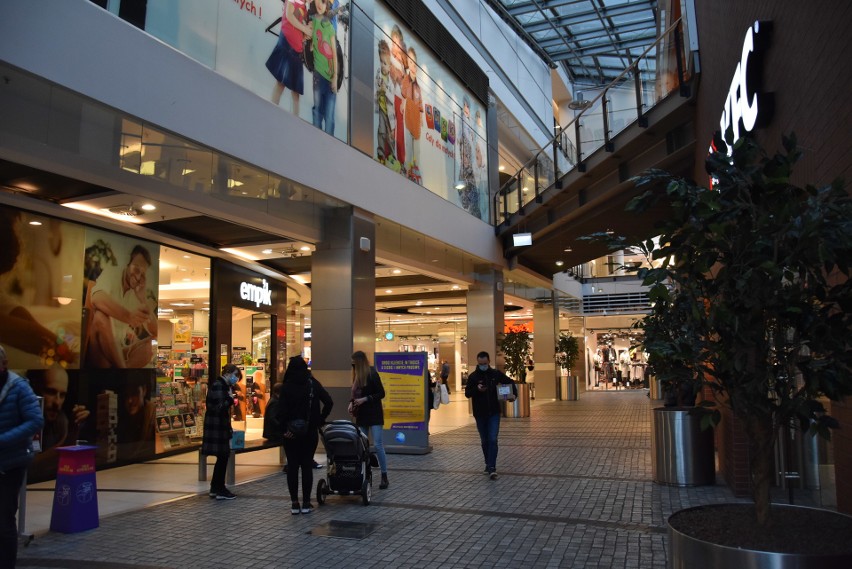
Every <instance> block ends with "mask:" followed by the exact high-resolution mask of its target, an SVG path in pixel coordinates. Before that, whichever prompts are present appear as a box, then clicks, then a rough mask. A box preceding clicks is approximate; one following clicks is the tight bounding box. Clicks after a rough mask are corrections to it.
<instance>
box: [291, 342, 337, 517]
mask: <svg viewBox="0 0 852 569" xmlns="http://www.w3.org/2000/svg"><path fill="white" fill-rule="evenodd" d="M320 403H322V409H320ZM333 405H334V402H333V401H332V400H331V396H330V395H329V394H328V391H326V390H325V388H324V387H323V386H322V384H320V382H319V381H317V380H316V378H315V377H313V376H312V375H311V372H310V370H308V364H307V363H305V360H304V359H303V358H302V357H301V356H293V357H292V358H290V361H289V363H288V364H287V370H286V371H285V372H284V383H283V384H282V387H281V396H280V398H279V401H278V424H279V425H281V429H282V430H283V431H284V453H285V454H286V455H287V488H288V489H289V491H290V500H291V501H292V502H293V504H292V507H291V508H290V513H292V514H293V515H295V514H299V513H302V514H309V513H311V511H313V508H314V507H313V505H312V504H311V489H312V486H313V483H314V472H313V468H314V453H315V452H316V450H317V445H318V444H319V427H320V425H322V424H323V423H325V419H326V417H328V414H329V413H331V408H332V406H333ZM298 419H301V420H306V421H307V423H308V426H307V432H306V433H304V434H297V433H294V432H293V426H292V425H291V421H294V420H298ZM299 471H301V472H302V503H301V506H300V505H299Z"/></svg>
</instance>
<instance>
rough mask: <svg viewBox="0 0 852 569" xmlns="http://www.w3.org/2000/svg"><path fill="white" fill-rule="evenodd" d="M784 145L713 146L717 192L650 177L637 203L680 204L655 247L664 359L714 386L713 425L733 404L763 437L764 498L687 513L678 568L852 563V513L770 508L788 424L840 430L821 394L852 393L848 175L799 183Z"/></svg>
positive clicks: (755, 441)
mask: <svg viewBox="0 0 852 569" xmlns="http://www.w3.org/2000/svg"><path fill="white" fill-rule="evenodd" d="M716 146H717V147H722V146H721V145H719V144H717V145H716ZM783 147H784V150H783V152H780V153H777V154H775V155H774V156H772V157H769V156H767V155H766V154H765V153H764V151H763V150H762V149H761V148H760V147H759V146H758V145H757V143H756V142H754V141H753V140H751V139H748V138H744V139H741V140H740V141H738V142H737V143H736V144H734V145H733V151H732V153H731V155H730V156H728V155H725V154H720V153H714V154H712V155H711V156H710V157H709V158H708V160H707V166H708V172H709V173H710V175H711V180H713V182H714V183H713V190H712V191H711V190H707V189H704V188H701V187H699V186H697V185H695V184H694V183H691V182H689V181H686V180H683V179H678V178H675V177H673V176H671V175H670V174H667V173H665V172H660V171H652V172H648V173H647V174H645V175H643V176H641V177H639V178H637V179H636V183H637V184H638V185H645V184H651V185H652V187H651V188H650V189H649V190H648V191H646V192H645V193H644V194H642V195H640V196H638V197H637V198H635V199H634V200H633V201H632V202H631V203H630V204H629V205H628V210H629V211H630V212H632V213H634V214H642V213H643V212H645V211H647V210H648V209H649V208H651V207H654V206H656V205H658V204H659V203H660V202H663V203H665V204H666V205H668V206H669V210H670V214H669V215H668V216H667V217H666V219H665V221H664V222H663V223H662V225H661V227H660V233H661V237H660V239H659V242H658V243H657V242H653V241H647V242H644V243H643V244H642V246H643V247H645V249H646V250H647V251H648V252H649V253H650V255H651V256H652V258H653V259H655V260H669V261H671V262H668V263H665V264H664V265H661V266H660V267H659V268H658V269H647V270H646V271H645V272H644V276H645V281H646V283H647V284H650V285H651V286H652V289H651V290H652V295H653V296H652V299H653V300H656V301H657V304H655V305H654V306H655V309H654V310H653V311H652V313H651V314H650V315H649V317H648V319H646V321H645V326H644V329H645V342H646V346H648V347H651V346H655V345H657V346H659V347H660V351H659V354H660V359H658V360H657V361H656V362H655V364H656V365H670V366H671V368H672V369H671V370H669V371H670V372H671V374H672V377H675V376H680V377H681V378H682V379H684V380H685V382H686V383H689V384H691V385H692V386H694V387H700V386H705V387H706V388H707V389H708V390H709V391H710V392H711V393H712V394H713V398H712V399H713V401H704V402H702V403H701V405H702V407H704V408H708V409H711V410H712V412H711V413H709V414H707V415H706V417H705V421H708V422H711V421H712V422H715V421H718V420H719V418H720V414H719V412H718V410H719V409H720V408H724V409H727V411H728V412H729V413H730V416H731V417H735V418H736V419H737V420H738V421H739V422H740V423H741V424H742V425H743V426H744V431H745V434H746V436H747V439H748V443H749V456H750V464H749V474H750V479H751V487H752V492H753V499H754V504H729V505H722V506H702V507H699V508H691V509H688V510H683V511H680V512H676V513H675V514H673V515H672V516H671V517H670V518H669V537H670V540H669V547H670V559H669V561H670V563H671V565H670V566H672V567H687V566H688V567H717V566H718V567H722V566H725V567H745V566H761V567H763V566H767V567H768V566H772V567H829V566H832V567H833V566H838V567H840V566H844V567H848V566H852V545H850V542H849V539H848V538H849V536H850V535H852V517H849V516H843V515H841V514H837V513H833V512H830V511H826V510H816V509H809V508H796V507H789V506H788V507H784V506H780V505H777V504H772V505H771V504H770V486H771V484H772V481H773V478H774V474H775V465H774V457H773V451H774V446H775V443H776V441H777V438H778V436H779V433H786V432H787V429H788V428H789V426H790V425H791V424H795V425H797V426H798V427H799V428H801V429H802V430H806V429H809V430H811V431H814V432H818V433H819V434H821V435H823V436H825V437H830V430H829V429H830V428H831V427H834V426H835V425H836V422H835V421H834V420H833V419H832V418H831V417H830V416H829V415H828V413H827V410H826V409H825V407H824V405H823V404H822V402H821V399H822V398H828V399H830V400H840V399H841V398H843V397H844V396H847V395H849V394H850V393H852V374H850V367H852V335H850V333H849V330H850V324H852V320H851V319H852V316H850V313H851V312H850V307H852V281H850V280H849V276H850V265H849V259H850V258H852V224H850V221H849V220H850V219H852V200H850V197H849V195H848V194H847V193H846V191H845V190H844V189H843V187H842V185H841V184H840V183H837V182H835V183H833V184H830V185H827V186H824V187H819V188H817V187H813V186H809V185H808V186H805V187H800V186H797V185H795V184H793V183H792V182H791V179H790V178H791V175H792V169H793V165H794V164H795V162H796V161H797V160H798V159H799V157H800V155H801V153H800V151H799V149H798V148H797V145H796V141H795V136H790V137H789V138H788V137H785V138H784V139H783ZM660 185H661V186H662V187H664V188H665V191H664V192H659V191H657V188H659V187H660ZM663 289H666V292H665V293H664V292H663ZM657 306H660V307H661V309H660V310H662V309H663V308H664V307H665V308H666V309H667V310H668V313H667V314H662V312H661V311H658V310H657V308H656V307H657ZM678 335H679V336H680V338H682V339H683V342H678V341H677V338H676V337H677V336H678ZM646 349H647V348H646ZM666 350H670V353H668V354H667V353H666ZM658 373H660V370H658ZM726 417H727V415H726ZM809 530H813V533H812V534H811V533H806V532H808V531H809ZM785 532H787V533H785ZM799 548H805V549H799Z"/></svg>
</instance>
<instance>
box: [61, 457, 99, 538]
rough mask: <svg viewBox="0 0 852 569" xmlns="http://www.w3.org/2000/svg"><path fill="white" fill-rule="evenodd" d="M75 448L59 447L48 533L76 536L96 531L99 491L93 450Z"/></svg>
mask: <svg viewBox="0 0 852 569" xmlns="http://www.w3.org/2000/svg"><path fill="white" fill-rule="evenodd" d="M97 448H98V447H94V446H87V445H74V446H67V447H58V448H57V449H56V450H57V451H58V452H59V468H58V469H57V471H56V490H55V491H54V497H53V512H52V514H51V516H50V530H51V531H57V532H61V533H77V532H80V531H86V530H89V529H93V528H96V527H98V525H99V522H98V488H97V485H96V484H95V450H97Z"/></svg>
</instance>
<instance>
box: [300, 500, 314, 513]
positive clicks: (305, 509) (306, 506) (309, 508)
mask: <svg viewBox="0 0 852 569" xmlns="http://www.w3.org/2000/svg"><path fill="white" fill-rule="evenodd" d="M301 511H302V513H303V514H310V513H311V512H313V511H314V506H313V504H311V503H310V502H302V510H301Z"/></svg>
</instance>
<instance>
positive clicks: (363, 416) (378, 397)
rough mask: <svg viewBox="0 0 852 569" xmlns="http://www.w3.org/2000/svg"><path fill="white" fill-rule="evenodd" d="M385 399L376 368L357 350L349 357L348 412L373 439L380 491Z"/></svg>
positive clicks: (384, 483) (385, 463)
mask: <svg viewBox="0 0 852 569" xmlns="http://www.w3.org/2000/svg"><path fill="white" fill-rule="evenodd" d="M384 398H385V388H384V386H383V385H382V379H381V377H379V372H377V371H376V368H374V367H373V366H371V365H370V360H368V359H367V354H365V353H364V352H362V351H360V350H359V351H357V352H355V353H354V354H352V399H351V401H350V402H349V413H350V414H351V415H352V416H354V417H355V424H356V425H358V427H359V428H360V429H361V431H362V432H363V433H364V434H366V435H367V436H369V437H370V438H371V439H373V446H375V447H376V454H377V455H378V457H379V468H380V469H381V471H382V481H381V482H380V483H379V489H380V490H384V489H385V488H387V487H388V486H389V485H390V483H389V482H388V459H387V456H386V455H385V446H384V443H383V441H382V429H383V428H384V424H385V418H384V413H383V411H382V399H384Z"/></svg>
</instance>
